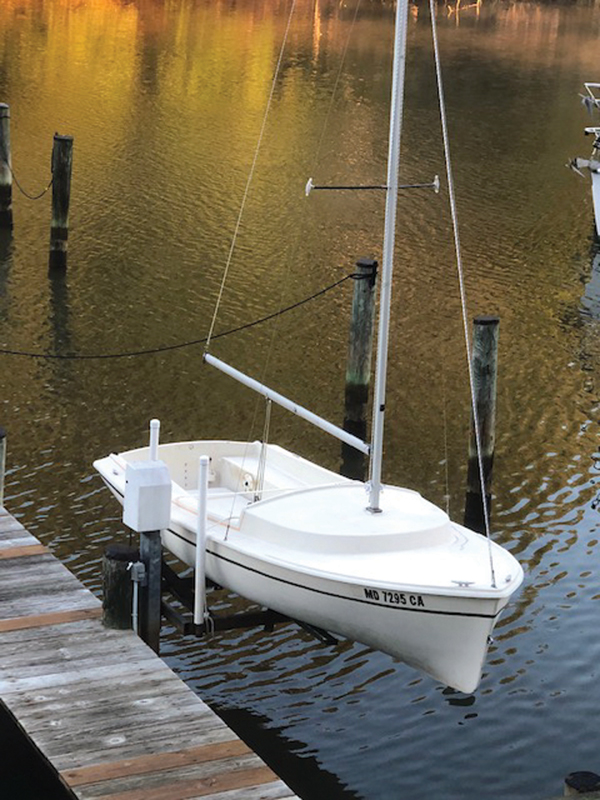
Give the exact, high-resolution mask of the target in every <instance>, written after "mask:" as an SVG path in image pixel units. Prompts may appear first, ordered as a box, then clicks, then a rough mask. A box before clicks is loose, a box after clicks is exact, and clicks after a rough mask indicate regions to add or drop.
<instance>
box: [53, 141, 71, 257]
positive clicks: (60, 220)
mask: <svg viewBox="0 0 600 800" xmlns="http://www.w3.org/2000/svg"><path fill="white" fill-rule="evenodd" d="M72 169H73V137H72V136H59V135H58V133H55V134H54V146H53V148H52V223H51V226H50V269H55V268H56V269H64V268H65V267H66V266H67V248H68V239H69V205H70V202H71V173H72Z"/></svg>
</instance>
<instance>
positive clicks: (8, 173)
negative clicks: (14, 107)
mask: <svg viewBox="0 0 600 800" xmlns="http://www.w3.org/2000/svg"><path fill="white" fill-rule="evenodd" d="M12 227H13V212H12V156H11V150H10V107H9V106H8V105H7V104H6V103H0V230H12Z"/></svg>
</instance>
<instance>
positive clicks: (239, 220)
mask: <svg viewBox="0 0 600 800" xmlns="http://www.w3.org/2000/svg"><path fill="white" fill-rule="evenodd" d="M295 8H296V0H293V2H292V6H291V8H290V13H289V16H288V21H287V25H286V29H285V33H284V35H283V41H282V43H281V48H280V50H279V58H278V59H277V66H276V67H275V74H274V75H273V80H272V82H271V91H270V92H269V99H268V100H267V105H266V108H265V113H264V116H263V121H262V125H261V128H260V133H259V135H258V141H257V143H256V149H255V151H254V158H253V159H252V164H251V166H250V172H249V173H248V178H247V180H246V187H245V189H244V194H243V196H242V202H241V205H240V210H239V213H238V218H237V222H236V223H235V228H234V231H233V237H232V239H231V245H230V247H229V253H228V255H227V261H226V262H225V269H224V270H223V277H222V279H221V285H220V287H219V293H218V295H217V300H216V303H215V309H214V312H213V316H212V320H211V322H210V328H209V331H208V336H207V337H206V346H205V348H204V350H205V352H208V348H209V346H210V342H211V339H212V338H213V332H214V329H215V324H216V321H217V314H218V313H219V308H220V306H221V300H222V299H223V292H224V290H225V284H226V282H227V276H228V274H229V268H230V266H231V261H232V258H233V251H234V250H235V246H236V243H237V238H238V234H239V232H240V226H241V224H242V217H243V215H244V210H245V208H246V201H247V199H248V194H249V193H250V186H251V184H252V179H253V178H254V172H255V170H256V164H257V162H258V155H259V153H260V148H261V145H262V140H263V137H264V134H265V130H266V127H267V119H268V117H269V112H270V111H271V103H272V102H273V96H274V94H275V87H276V86H277V80H278V79H279V73H280V71H281V64H282V63H283V54H284V51H285V47H286V44H287V39H288V35H289V32H290V26H291V23H292V17H293V15H294V9H295Z"/></svg>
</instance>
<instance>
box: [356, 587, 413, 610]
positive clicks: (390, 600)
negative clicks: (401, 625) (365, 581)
mask: <svg viewBox="0 0 600 800" xmlns="http://www.w3.org/2000/svg"><path fill="white" fill-rule="evenodd" d="M364 591H365V597H366V598H367V600H376V601H379V602H382V603H387V604H388V605H390V606H411V607H412V608H425V603H424V601H423V598H422V597H421V595H420V594H407V593H406V592H389V591H388V590H387V589H365V590H364Z"/></svg>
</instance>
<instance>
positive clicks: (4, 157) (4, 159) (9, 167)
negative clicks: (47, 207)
mask: <svg viewBox="0 0 600 800" xmlns="http://www.w3.org/2000/svg"><path fill="white" fill-rule="evenodd" d="M0 158H1V159H2V161H3V162H4V163H5V164H6V166H7V167H8V170H9V172H10V174H11V176H12V179H13V181H14V182H15V186H16V187H17V189H18V190H19V191H20V192H21V194H22V195H24V196H25V197H26V198H27V199H28V200H39V199H40V198H42V197H43V196H44V195H45V194H46V193H47V192H48V191H49V190H50V187H51V186H52V184H53V183H54V176H53V177H52V178H50V183H49V184H48V186H46V188H45V189H42V191H41V192H40V193H39V194H35V195H34V194H30V193H29V192H27V191H25V189H24V188H23V187H22V186H21V184H20V183H19V180H18V178H17V176H16V175H15V172H14V170H13V168H12V167H11V165H10V164H9V163H8V160H7V158H6V156H5V155H4V154H1V155H0Z"/></svg>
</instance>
